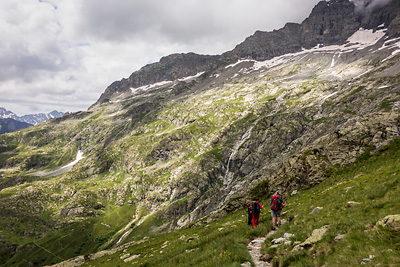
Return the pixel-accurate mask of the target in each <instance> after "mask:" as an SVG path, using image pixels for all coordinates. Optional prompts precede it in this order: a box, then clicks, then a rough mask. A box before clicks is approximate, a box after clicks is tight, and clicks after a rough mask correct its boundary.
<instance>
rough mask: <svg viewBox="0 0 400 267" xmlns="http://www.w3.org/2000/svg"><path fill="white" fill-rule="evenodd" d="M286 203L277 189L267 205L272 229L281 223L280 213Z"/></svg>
mask: <svg viewBox="0 0 400 267" xmlns="http://www.w3.org/2000/svg"><path fill="white" fill-rule="evenodd" d="M286 204H287V200H286V201H285V202H283V200H282V197H281V195H280V192H279V191H277V192H276V194H275V195H273V196H272V198H271V201H270V203H269V205H270V206H271V216H272V230H275V229H276V228H275V226H280V225H281V213H282V209H283V207H285V206H286Z"/></svg>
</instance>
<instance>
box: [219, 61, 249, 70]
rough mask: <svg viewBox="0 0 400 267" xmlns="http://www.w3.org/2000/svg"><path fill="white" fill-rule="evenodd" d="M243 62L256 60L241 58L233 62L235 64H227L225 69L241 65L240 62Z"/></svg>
mask: <svg viewBox="0 0 400 267" xmlns="http://www.w3.org/2000/svg"><path fill="white" fill-rule="evenodd" d="M243 62H254V60H252V59H241V60H239V61H238V62H236V63H233V64H230V65H228V66H226V67H225V69H228V68H231V67H235V66H236V65H239V64H240V63H243Z"/></svg>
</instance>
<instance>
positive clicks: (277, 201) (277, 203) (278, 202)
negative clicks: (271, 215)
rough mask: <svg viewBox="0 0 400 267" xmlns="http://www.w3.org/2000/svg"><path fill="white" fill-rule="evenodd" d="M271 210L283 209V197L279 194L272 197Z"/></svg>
mask: <svg viewBox="0 0 400 267" xmlns="http://www.w3.org/2000/svg"><path fill="white" fill-rule="evenodd" d="M270 206H271V210H281V209H282V198H281V197H280V196H278V195H274V196H273V197H272V199H271V204H270Z"/></svg>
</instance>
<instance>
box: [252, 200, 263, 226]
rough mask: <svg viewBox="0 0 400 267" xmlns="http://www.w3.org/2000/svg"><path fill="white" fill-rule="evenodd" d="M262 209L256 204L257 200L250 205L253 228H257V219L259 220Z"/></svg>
mask: <svg viewBox="0 0 400 267" xmlns="http://www.w3.org/2000/svg"><path fill="white" fill-rule="evenodd" d="M262 208H263V206H261V204H260V203H258V199H257V200H256V201H255V202H253V205H252V212H253V224H252V226H253V228H254V226H258V223H259V219H260V213H261V209H262Z"/></svg>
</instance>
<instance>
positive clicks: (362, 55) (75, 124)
mask: <svg viewBox="0 0 400 267" xmlns="http://www.w3.org/2000/svg"><path fill="white" fill-rule="evenodd" d="M391 5H392V6H390V8H388V7H381V8H379V9H376V10H374V11H371V12H372V13H371V15H370V16H369V17H370V18H372V20H370V22H367V20H365V19H361V18H360V17H358V18H359V19H358V20H357V19H356V22H357V21H358V22H357V23H358V24H357V23H356V24H354V23H350V22H348V21H347V20H345V21H344V22H343V23H340V22H341V16H342V15H343V14H350V13H351V14H356V12H358V11H357V9H356V8H355V6H354V4H352V3H351V2H348V1H344V0H337V1H329V2H325V1H323V2H321V3H319V4H318V5H317V6H316V7H315V8H314V10H313V12H312V14H311V15H310V17H309V18H307V19H306V20H305V21H304V22H303V23H302V24H301V25H295V24H288V25H286V26H285V27H284V28H283V29H281V30H279V31H275V32H273V33H262V32H257V33H256V34H255V35H254V36H258V37H260V38H258V37H257V38H255V37H254V36H252V37H249V38H248V39H247V40H246V41H245V42H243V43H242V44H240V45H238V46H237V47H236V48H235V49H234V50H232V51H230V52H227V53H225V54H223V55H221V56H200V55H195V54H180V55H171V56H168V57H165V58H163V59H162V60H161V61H160V62H158V63H154V64H151V65H148V66H145V67H143V68H142V69H141V70H139V71H137V72H135V73H133V74H132V75H131V76H130V77H129V78H128V79H123V80H121V81H117V82H114V83H113V84H111V85H110V86H109V87H108V88H107V89H106V91H105V92H104V93H103V94H102V96H101V97H100V99H99V100H98V101H97V102H96V103H95V104H94V105H93V106H92V107H91V108H90V109H89V110H88V111H86V112H78V113H73V114H67V115H65V116H63V117H61V118H56V119H53V120H51V121H48V122H45V123H42V124H39V125H36V126H34V127H31V128H29V129H26V130H24V131H21V132H18V133H11V134H7V135H2V136H1V137H0V168H1V171H0V175H1V176H0V188H1V189H2V190H1V191H0V197H1V200H2V201H1V202H0V214H1V217H0V218H1V219H0V224H1V225H2V226H4V227H1V228H0V229H3V230H1V232H0V236H1V242H2V244H3V245H2V247H3V248H4V249H2V250H1V254H0V258H1V261H2V262H3V263H8V264H15V265H18V264H19V263H21V262H24V260H25V261H30V262H31V263H32V264H36V265H45V264H51V263H55V262H59V261H61V259H68V258H71V257H73V256H77V255H85V254H88V253H93V252H95V251H99V250H102V249H104V248H108V247H110V246H112V245H113V244H114V245H115V244H116V243H118V244H121V243H123V242H124V241H123V238H122V237H124V238H125V237H127V236H128V237H129V235H130V233H131V230H132V229H134V228H135V227H136V226H137V225H149V226H148V229H149V231H150V232H165V231H171V230H173V229H177V228H182V227H184V226H187V225H197V224H200V222H199V221H198V220H199V219H203V220H202V221H201V223H204V222H207V221H211V220H214V219H216V218H218V217H220V216H222V215H224V214H226V213H229V212H231V211H234V210H237V209H238V208H240V207H242V205H243V203H245V202H247V201H249V199H251V198H253V197H260V196H263V197H265V196H268V195H269V194H270V193H271V192H272V191H274V190H276V189H281V190H283V191H292V190H294V189H300V188H310V187H312V186H314V185H316V184H319V183H320V182H321V181H322V180H324V179H326V177H327V176H326V175H327V173H328V172H329V170H330V168H331V167H332V166H338V165H339V166H340V165H346V164H348V163H351V162H353V161H354V160H355V159H356V157H357V156H359V155H361V154H362V153H364V152H365V151H372V152H373V151H376V150H377V149H379V148H380V147H382V146H384V145H385V144H387V143H388V142H390V141H391V140H393V139H396V138H398V137H399V135H400V119H399V110H400V94H399V91H400V90H399V89H400V88H399V85H400V83H399V79H400V76H399V71H400V65H399V63H398V62H399V53H400V39H399V37H400V36H399V35H397V34H396V32H398V21H399V15H398V12H397V13H392V10H396V8H398V4H397V1H392V2H391ZM374 12H375V13H374ZM376 12H378V13H376ZM393 14H396V16H397V17H395V16H394V15H393ZM362 18H364V17H362ZM373 18H376V19H373ZM328 20H329V21H335V22H336V23H332V24H331V25H332V26H331V28H329V31H326V29H325V28H324V27H325V26H326V24H325V23H326V21H328ZM374 20H376V22H374ZM382 21H384V25H381V24H379V25H376V24H378V23H380V22H382ZM368 23H370V25H371V27H372V28H371V29H368V28H367V29H362V28H359V27H360V26H362V25H365V26H366V27H367V26H368V25H369V24H368ZM396 23H397V24H396ZM318 25H319V26H318ZM324 25H325V26H324ZM317 26H318V27H317ZM378 26H379V27H378ZM321 27H322V28H324V30H323V31H322V35H321V34H319V33H320V32H318V31H316V29H317V28H321ZM339 33H340V34H341V35H343V36H337V35H338V34H339ZM309 35H310V36H309ZM265 36H267V37H265ZM271 36H276V37H271ZM285 36H286V37H285ZM274 38H277V39H276V40H279V41H280V42H281V43H277V44H276V45H277V47H279V48H281V49H282V50H279V51H278V50H277V49H275V48H273V49H272V50H271V49H270V48H271V45H270V44H269V43H268V42H270V41H271V40H275V39H274ZM321 38H322V39H321ZM301 40H307V41H310V43H309V45H307V44H306V43H304V42H303V43H302V41H301ZM320 41H324V45H323V46H322V45H320V46H315V43H313V42H320ZM282 42H283V43H282ZM263 44H265V45H263ZM292 44H293V45H292ZM299 44H300V45H299ZM306 48H308V49H306ZM289 52H291V53H289ZM243 57H244V58H243ZM261 60H263V61H261ZM77 154H78V155H82V156H80V157H77ZM78 159H79V160H78ZM68 170H69V171H68ZM55 241H56V243H57V244H59V245H58V246H57V248H59V249H57V250H54V247H53V246H54V244H55V243H54V242H55ZM43 248H45V249H43ZM46 250H48V251H51V252H52V253H53V254H51V253H50V254H51V255H52V256H49V253H48V252H47V251H46Z"/></svg>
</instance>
